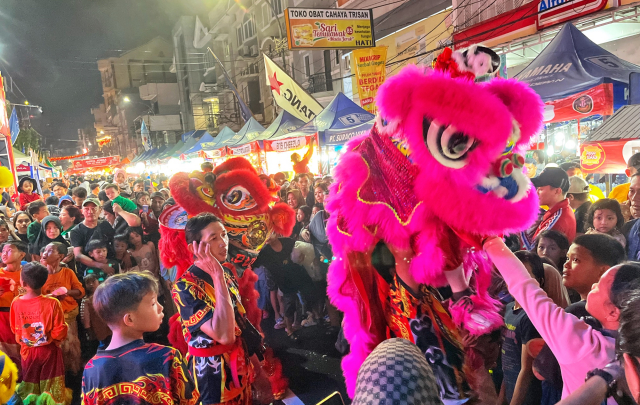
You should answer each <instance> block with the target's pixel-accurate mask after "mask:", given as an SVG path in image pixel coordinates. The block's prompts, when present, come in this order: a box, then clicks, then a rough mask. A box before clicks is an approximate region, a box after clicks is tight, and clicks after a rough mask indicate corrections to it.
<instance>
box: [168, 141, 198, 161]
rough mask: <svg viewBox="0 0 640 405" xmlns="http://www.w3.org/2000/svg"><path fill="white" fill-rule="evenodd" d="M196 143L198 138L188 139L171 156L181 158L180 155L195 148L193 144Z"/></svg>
mask: <svg viewBox="0 0 640 405" xmlns="http://www.w3.org/2000/svg"><path fill="white" fill-rule="evenodd" d="M196 143H198V140H197V139H196V138H189V139H187V141H186V142H185V143H184V145H182V147H181V148H179V149H177V150H176V151H174V152H173V153H172V154H171V155H170V156H169V157H174V158H179V157H180V156H182V154H183V153H184V152H185V151H188V150H189V149H191V148H193V145H195V144H196Z"/></svg>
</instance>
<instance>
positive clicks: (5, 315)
mask: <svg viewBox="0 0 640 405" xmlns="http://www.w3.org/2000/svg"><path fill="white" fill-rule="evenodd" d="M26 255H27V245H26V244H24V243H23V242H19V241H11V242H8V243H5V244H4V245H3V246H2V263H4V266H5V267H3V268H0V350H2V351H3V352H5V353H6V354H7V355H8V356H9V357H10V358H11V360H13V361H14V362H15V363H16V364H18V365H19V364H20V346H19V345H18V344H17V343H16V336H15V334H14V333H13V330H12V329H11V325H10V321H9V309H10V308H11V303H12V302H13V299H14V298H16V297H17V296H18V295H19V292H20V274H21V271H22V260H24V258H25V256H26Z"/></svg>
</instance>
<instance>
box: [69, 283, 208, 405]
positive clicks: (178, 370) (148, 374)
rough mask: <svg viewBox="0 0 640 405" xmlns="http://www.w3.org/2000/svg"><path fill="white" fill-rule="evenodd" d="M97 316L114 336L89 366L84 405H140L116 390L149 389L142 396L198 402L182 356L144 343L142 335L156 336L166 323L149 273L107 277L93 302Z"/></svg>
mask: <svg viewBox="0 0 640 405" xmlns="http://www.w3.org/2000/svg"><path fill="white" fill-rule="evenodd" d="M93 304H94V308H95V311H96V313H97V314H98V316H99V317H100V318H102V319H103V320H104V321H105V322H106V323H107V325H109V328H110V329H111V330H112V331H113V337H112V339H111V343H110V344H109V347H108V348H107V349H106V350H98V353H97V355H96V356H95V357H94V358H93V359H91V360H90V361H89V363H87V366H86V367H85V370H84V374H83V378H82V403H83V404H85V405H93V404H103V403H105V402H107V400H109V401H111V402H117V403H139V401H140V400H141V398H140V395H139V394H138V393H137V392H138V391H137V390H133V389H132V390H124V389H122V390H118V391H117V393H116V397H115V398H114V397H113V396H112V394H113V392H114V391H113V389H112V387H117V386H124V385H127V386H129V385H131V386H132V387H133V386H134V384H133V383H132V382H133V381H140V382H142V383H145V382H147V381H149V382H150V381H154V383H153V384H151V383H149V384H145V390H144V394H145V395H146V396H148V397H150V398H166V400H167V401H168V403H174V404H182V405H191V404H197V403H198V400H199V394H198V390H197V388H196V385H195V383H194V381H193V377H192V376H191V373H190V372H189V371H188V367H187V365H186V363H185V362H184V360H183V359H182V356H181V355H180V352H179V351H178V350H176V349H174V348H171V347H166V346H160V345H157V344H149V343H145V342H144V341H143V340H142V338H143V334H144V333H149V332H154V331H156V330H158V328H159V327H160V324H161V323H162V320H163V313H162V309H163V307H162V305H160V303H159V302H158V284H157V282H156V280H155V277H154V276H152V275H151V274H149V273H147V272H129V273H126V274H117V275H115V276H113V277H109V278H108V279H107V280H106V281H105V282H104V283H103V284H101V285H100V286H98V288H97V289H96V292H95V293H94V297H93Z"/></svg>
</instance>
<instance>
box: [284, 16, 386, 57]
mask: <svg viewBox="0 0 640 405" xmlns="http://www.w3.org/2000/svg"><path fill="white" fill-rule="evenodd" d="M285 20H286V24H287V40H288V42H289V49H338V48H346V49H356V48H368V47H371V46H375V45H376V40H375V37H374V33H373V12H372V11H371V10H345V9H335V8H327V9H323V8H288V9H287V10H286V12H285Z"/></svg>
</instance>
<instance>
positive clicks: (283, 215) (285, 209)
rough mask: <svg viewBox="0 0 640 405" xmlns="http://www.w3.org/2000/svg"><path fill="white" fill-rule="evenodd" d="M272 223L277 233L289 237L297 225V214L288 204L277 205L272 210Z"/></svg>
mask: <svg viewBox="0 0 640 405" xmlns="http://www.w3.org/2000/svg"><path fill="white" fill-rule="evenodd" d="M271 222H272V223H273V230H274V231H275V233H277V234H280V235H283V236H289V235H291V232H293V227H294V226H295V225H296V212H295V211H294V210H293V208H291V207H290V206H289V205H288V204H285V203H277V204H276V205H274V206H273V208H272V209H271Z"/></svg>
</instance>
